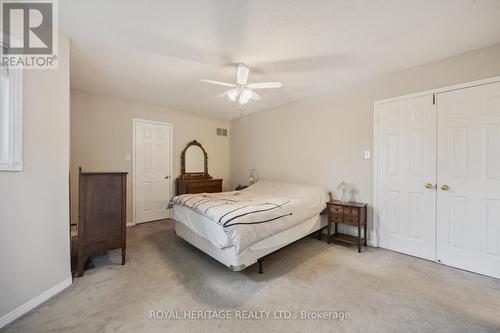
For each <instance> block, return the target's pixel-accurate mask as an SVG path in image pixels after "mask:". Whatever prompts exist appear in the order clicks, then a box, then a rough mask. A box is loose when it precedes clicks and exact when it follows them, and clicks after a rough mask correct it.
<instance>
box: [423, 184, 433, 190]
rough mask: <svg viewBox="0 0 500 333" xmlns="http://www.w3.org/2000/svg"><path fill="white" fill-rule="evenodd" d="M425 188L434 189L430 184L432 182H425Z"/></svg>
mask: <svg viewBox="0 0 500 333" xmlns="http://www.w3.org/2000/svg"><path fill="white" fill-rule="evenodd" d="M425 188H427V189H429V190H432V189H434V185H432V183H427V184H425Z"/></svg>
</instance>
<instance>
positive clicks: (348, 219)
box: [343, 215, 359, 227]
mask: <svg viewBox="0 0 500 333" xmlns="http://www.w3.org/2000/svg"><path fill="white" fill-rule="evenodd" d="M343 223H344V224H349V225H354V226H356V227H357V226H358V223H359V217H358V216H357V215H344V222H343Z"/></svg>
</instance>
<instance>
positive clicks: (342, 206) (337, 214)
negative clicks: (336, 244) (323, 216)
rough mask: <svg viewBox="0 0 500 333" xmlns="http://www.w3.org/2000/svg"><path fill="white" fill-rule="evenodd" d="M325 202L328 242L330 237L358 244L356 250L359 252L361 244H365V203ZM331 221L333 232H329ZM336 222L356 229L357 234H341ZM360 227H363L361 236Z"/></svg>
mask: <svg viewBox="0 0 500 333" xmlns="http://www.w3.org/2000/svg"><path fill="white" fill-rule="evenodd" d="M326 204H327V214H328V215H327V217H328V234H327V235H328V243H330V240H331V239H334V240H338V241H341V242H345V243H349V244H354V245H357V246H358V252H361V244H362V243H364V245H365V246H366V224H367V223H366V219H367V212H366V209H367V204H365V203H360V202H347V203H345V202H342V201H338V200H333V201H329V202H327V203H326ZM332 223H334V224H335V226H334V228H335V230H334V233H333V234H332V233H331V229H332ZM338 224H347V225H351V226H354V227H357V229H358V235H357V236H351V235H347V234H343V233H340V232H338V231H337V225H338ZM361 228H363V237H361V236H362V235H361Z"/></svg>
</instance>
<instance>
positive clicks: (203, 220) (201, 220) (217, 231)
mask: <svg viewBox="0 0 500 333" xmlns="http://www.w3.org/2000/svg"><path fill="white" fill-rule="evenodd" d="M172 212H173V218H174V220H176V221H179V222H182V223H183V224H184V225H185V226H186V227H188V228H189V229H191V230H192V231H194V232H196V233H197V234H198V235H200V236H201V237H203V238H205V239H207V240H209V241H210V242H211V243H212V244H213V245H214V246H216V247H218V248H220V249H223V248H225V247H230V246H232V244H231V241H230V239H229V236H228V235H227V234H226V232H225V231H224V229H223V227H222V226H221V225H219V224H217V223H214V222H213V221H210V219H209V218H208V217H206V216H203V215H200V214H198V213H197V212H195V211H194V210H192V209H191V208H188V207H186V206H180V205H174V207H173V209H172Z"/></svg>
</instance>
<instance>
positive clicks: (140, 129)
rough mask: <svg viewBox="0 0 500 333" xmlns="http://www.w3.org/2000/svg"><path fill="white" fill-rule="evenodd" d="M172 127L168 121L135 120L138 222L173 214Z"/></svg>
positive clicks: (136, 220) (136, 218) (163, 217)
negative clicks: (164, 122) (171, 209)
mask: <svg viewBox="0 0 500 333" xmlns="http://www.w3.org/2000/svg"><path fill="white" fill-rule="evenodd" d="M170 130H171V127H170V126H169V125H167V124H162V123H153V122H148V121H141V120H136V121H135V143H134V144H135V156H134V161H135V164H134V168H135V170H134V172H135V192H134V207H135V214H136V215H135V222H136V223H143V222H149V221H155V220H161V219H166V218H169V217H170V211H169V210H167V206H168V201H169V200H170V198H171V193H170V192H171V191H170V189H171V180H172V179H171V177H170V175H171V174H170V135H171V133H170Z"/></svg>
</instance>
